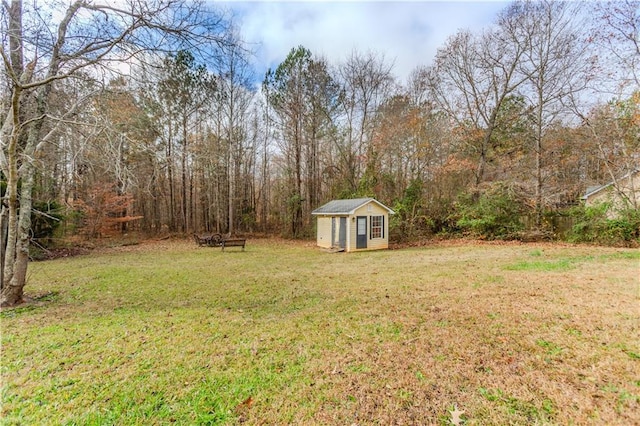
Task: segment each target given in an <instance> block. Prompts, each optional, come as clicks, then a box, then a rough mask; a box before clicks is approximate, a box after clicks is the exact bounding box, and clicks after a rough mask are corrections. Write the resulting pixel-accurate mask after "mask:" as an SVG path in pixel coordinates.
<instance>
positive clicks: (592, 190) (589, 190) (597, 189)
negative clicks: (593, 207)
mask: <svg viewBox="0 0 640 426" xmlns="http://www.w3.org/2000/svg"><path fill="white" fill-rule="evenodd" d="M638 172H640V169H635V170H633V171H631V172H629V173H627V174H626V175H624V176H622V177H621V178H620V179H618V181H621V180H624V179H627V178H629V177H631V176H633V175H635V174H636V173H638ZM615 183H616V181H611V182H609V183H607V184H605V185H600V186H590V187H588V188H587V191H586V192H585V194H584V195H583V196H582V199H583V200H586V199H587V198H589V197H591V196H592V195H594V194H597V193H598V192H600V191H602V190H604V189H607V188H609V187H610V186H613V185H614V184H615Z"/></svg>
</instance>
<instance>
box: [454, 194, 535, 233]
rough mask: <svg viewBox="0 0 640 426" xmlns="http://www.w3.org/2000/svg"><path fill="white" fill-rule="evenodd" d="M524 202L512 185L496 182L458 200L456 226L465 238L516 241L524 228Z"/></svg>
mask: <svg viewBox="0 0 640 426" xmlns="http://www.w3.org/2000/svg"><path fill="white" fill-rule="evenodd" d="M525 210H526V205H525V203H524V199H523V198H522V197H521V196H520V195H519V191H518V190H517V188H516V187H515V186H514V185H511V184H508V183H505V182H495V183H492V184H489V185H486V186H483V187H480V188H478V189H477V190H475V191H473V192H470V193H466V194H464V195H462V196H461V197H459V199H458V201H457V203H456V213H455V218H456V221H455V223H456V225H457V226H458V228H459V229H460V230H461V231H462V232H464V233H467V234H470V235H473V236H475V237H480V238H487V239H512V238H515V237H516V236H517V234H518V232H520V231H521V230H522V229H524V225H523V223H522V221H521V217H522V215H523V213H524V212H525Z"/></svg>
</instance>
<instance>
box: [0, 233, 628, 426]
mask: <svg viewBox="0 0 640 426" xmlns="http://www.w3.org/2000/svg"><path fill="white" fill-rule="evenodd" d="M531 258H535V260H534V262H539V263H540V264H539V265H537V266H531V264H532V262H531V260H532V259H531ZM637 260H638V256H637V252H636V251H633V250H618V249H609V248H597V247H561V246H558V247H555V246H552V245H540V246H536V245H516V244H514V245H492V244H476V245H453V246H451V245H443V246H433V247H428V248H421V249H403V250H391V251H378V252H367V253H353V254H344V253H342V254H327V253H323V252H321V251H319V250H317V249H316V248H315V247H313V244H311V243H300V242H286V241H274V240H249V244H248V246H247V249H246V251H245V252H241V251H239V250H229V252H225V253H222V252H221V251H220V250H218V249H211V248H198V247H194V246H193V245H192V244H191V243H186V242H165V243H153V244H151V243H148V244H141V245H139V246H135V247H133V246H132V247H122V248H112V249H109V250H106V251H102V252H96V253H93V254H91V255H87V256H81V257H75V258H66V259H59V260H55V261H47V262H39V263H33V264H31V265H30V270H29V283H28V286H27V288H26V291H27V293H28V295H29V296H30V297H32V298H33V302H31V303H30V304H28V305H25V306H21V307H18V308H15V309H10V310H4V311H3V312H2V313H0V321H1V326H2V360H1V370H0V371H1V373H2V413H1V414H2V415H1V420H0V424H6V425H13V424H16V425H18V424H45V425H46V424H55V425H58V424H60V425H105V424H109V425H112V424H113V425H130V424H135V425H146V424H189V425H191V424H237V423H244V424H319V425H324V424H338V425H342V424H353V423H358V424H394V423H400V422H402V423H405V424H448V423H449V419H450V414H449V410H450V408H451V407H454V406H455V407H457V408H459V409H460V410H462V411H464V412H465V414H464V419H465V422H466V423H465V424H534V423H539V424H542V423H544V424H564V423H566V422H567V421H569V420H571V421H573V422H575V423H576V424H583V423H605V424H621V425H622V424H633V423H638V422H640V409H639V408H640V406H639V404H640V398H639V397H638V395H639V394H640V392H639V391H640V387H639V386H638V377H640V360H639V359H638V355H637V354H638V353H640V345H639V344H638V338H637V335H638V333H637V324H638V311H637V304H638V292H637V289H638V276H637V270H638V268H637V267H638V262H637ZM525 264H526V265H527V266H523V267H514V265H525ZM549 264H551V265H556V266H549ZM561 264H563V265H564V264H566V265H565V266H558V265H561ZM568 266H571V267H568ZM531 272H535V274H532V273H531Z"/></svg>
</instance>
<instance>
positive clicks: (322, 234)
mask: <svg viewBox="0 0 640 426" xmlns="http://www.w3.org/2000/svg"><path fill="white" fill-rule="evenodd" d="M317 226H318V237H317V238H318V242H317V244H318V246H319V247H323V248H330V247H331V216H318V225H317Z"/></svg>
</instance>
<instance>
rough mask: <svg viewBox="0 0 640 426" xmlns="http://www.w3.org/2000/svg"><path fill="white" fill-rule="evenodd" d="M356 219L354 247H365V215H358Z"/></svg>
mask: <svg viewBox="0 0 640 426" xmlns="http://www.w3.org/2000/svg"><path fill="white" fill-rule="evenodd" d="M356 220H357V225H358V226H357V234H356V248H357V249H365V248H367V217H366V216H358V217H357V219H356Z"/></svg>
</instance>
